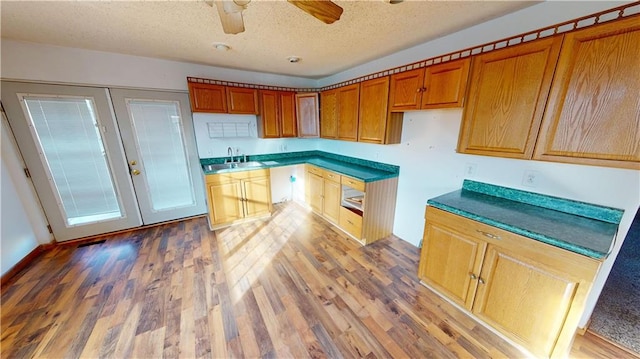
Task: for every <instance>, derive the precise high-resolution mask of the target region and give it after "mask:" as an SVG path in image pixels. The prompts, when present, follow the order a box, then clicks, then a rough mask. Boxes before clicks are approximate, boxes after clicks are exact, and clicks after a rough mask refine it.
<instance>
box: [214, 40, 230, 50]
mask: <svg viewBox="0 0 640 359" xmlns="http://www.w3.org/2000/svg"><path fill="white" fill-rule="evenodd" d="M213 47H214V48H215V49H216V50H220V51H228V50H230V49H231V47H229V45H227V44H224V43H222V42H214V43H213Z"/></svg>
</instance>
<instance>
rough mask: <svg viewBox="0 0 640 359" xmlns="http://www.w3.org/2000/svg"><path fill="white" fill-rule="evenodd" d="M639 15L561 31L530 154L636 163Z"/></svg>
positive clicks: (639, 150) (639, 144)
mask: <svg viewBox="0 0 640 359" xmlns="http://www.w3.org/2000/svg"><path fill="white" fill-rule="evenodd" d="M638 49H640V21H639V20H638V19H637V17H634V18H629V19H625V20H620V21H615V22H612V23H605V24H603V25H599V26H594V27H589V28H586V29H583V30H578V31H575V32H571V33H568V34H566V35H565V39H564V44H563V46H562V51H561V53H560V59H559V61H558V68H557V70H556V74H555V77H554V80H553V86H552V87H551V94H550V96H549V102H548V104H547V109H546V111H545V114H544V119H543V121H542V127H541V130H540V135H539V138H538V142H537V144H536V150H535V154H534V158H535V159H540V160H548V161H558V162H572V163H580V164H589V165H601V166H615V167H624V168H635V169H639V168H640V102H639V101H638V98H639V96H640V56H639V54H640V52H639V50H638Z"/></svg>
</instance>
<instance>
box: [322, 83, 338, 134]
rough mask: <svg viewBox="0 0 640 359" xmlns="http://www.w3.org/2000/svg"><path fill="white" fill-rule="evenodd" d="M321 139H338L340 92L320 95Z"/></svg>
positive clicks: (328, 92)
mask: <svg viewBox="0 0 640 359" xmlns="http://www.w3.org/2000/svg"><path fill="white" fill-rule="evenodd" d="M320 137H322V138H337V137H338V91H337V90H336V89H333V90H327V91H322V92H321V93H320Z"/></svg>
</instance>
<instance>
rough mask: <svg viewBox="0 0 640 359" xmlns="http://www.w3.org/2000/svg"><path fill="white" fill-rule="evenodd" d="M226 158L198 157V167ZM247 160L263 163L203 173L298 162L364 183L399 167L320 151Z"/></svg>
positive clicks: (393, 172)
mask: <svg viewBox="0 0 640 359" xmlns="http://www.w3.org/2000/svg"><path fill="white" fill-rule="evenodd" d="M228 158H229V157H218V158H205V159H201V160H200V164H201V165H202V166H205V165H208V164H219V163H224V162H225V160H226V159H228ZM247 161H258V162H261V163H262V164H263V165H262V166H260V167H251V168H226V169H222V170H217V171H206V170H204V168H203V171H204V173H205V174H215V173H228V172H236V171H248V170H253V169H260V168H272V167H282V166H291V165H299V164H307V163H308V164H312V165H314V166H318V167H321V168H324V169H328V170H331V171H334V172H337V173H340V174H343V175H347V176H350V177H353V178H357V179H359V180H361V181H364V182H374V181H380V180H383V179H387V178H393V177H398V174H399V173H400V167H399V166H395V165H390V164H386V163H381V162H374V161H368V160H363V159H360V158H355V157H348V156H342V155H338V154H335V153H329V152H323V151H303V152H288V153H274V154H265V155H252V156H247Z"/></svg>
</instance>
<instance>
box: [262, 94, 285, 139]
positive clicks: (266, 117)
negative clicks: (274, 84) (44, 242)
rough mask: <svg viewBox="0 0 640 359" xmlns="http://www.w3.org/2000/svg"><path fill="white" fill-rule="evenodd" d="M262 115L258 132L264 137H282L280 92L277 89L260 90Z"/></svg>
mask: <svg viewBox="0 0 640 359" xmlns="http://www.w3.org/2000/svg"><path fill="white" fill-rule="evenodd" d="M259 99H260V117H259V119H258V134H259V136H260V137H262V138H278V137H280V126H279V124H278V122H279V116H278V93H277V92H276V91H260V95H259Z"/></svg>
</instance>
